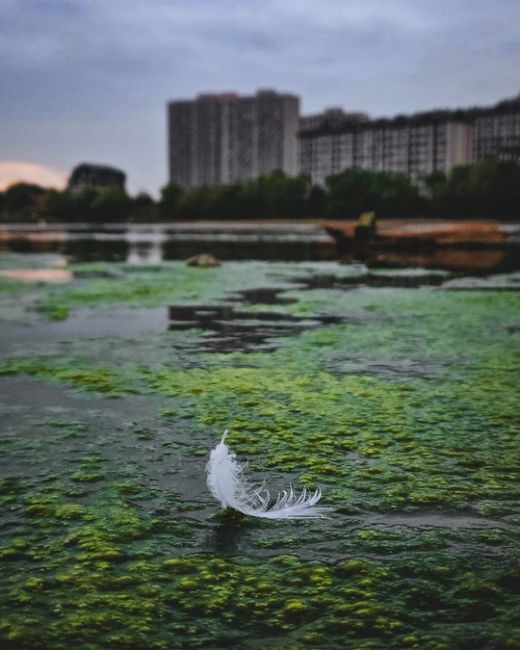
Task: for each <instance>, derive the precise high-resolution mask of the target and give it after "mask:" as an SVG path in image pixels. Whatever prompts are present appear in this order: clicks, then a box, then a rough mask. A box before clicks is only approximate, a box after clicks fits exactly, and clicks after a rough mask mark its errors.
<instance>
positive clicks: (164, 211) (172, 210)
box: [159, 183, 184, 219]
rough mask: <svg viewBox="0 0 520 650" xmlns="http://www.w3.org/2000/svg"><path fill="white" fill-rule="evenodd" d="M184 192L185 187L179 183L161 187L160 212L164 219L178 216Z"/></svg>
mask: <svg viewBox="0 0 520 650" xmlns="http://www.w3.org/2000/svg"><path fill="white" fill-rule="evenodd" d="M183 194H184V189H183V188H182V187H181V186H180V185H179V184H178V183H168V184H167V185H165V186H164V187H163V188H161V198H160V200H159V212H160V215H161V217H162V218H164V219H174V218H175V217H176V216H177V209H178V206H179V202H180V200H181V198H182V196H183Z"/></svg>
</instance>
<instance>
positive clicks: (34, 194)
mask: <svg viewBox="0 0 520 650" xmlns="http://www.w3.org/2000/svg"><path fill="white" fill-rule="evenodd" d="M45 194H46V190H45V189H44V188H43V187H40V186H39V185H34V184H32V183H15V184H14V185H11V186H10V187H8V188H7V189H6V191H5V193H4V210H5V212H8V213H9V214H13V215H16V214H18V215H19V216H24V217H31V216H37V213H38V211H39V208H40V205H41V203H42V201H43V200H44V198H45Z"/></svg>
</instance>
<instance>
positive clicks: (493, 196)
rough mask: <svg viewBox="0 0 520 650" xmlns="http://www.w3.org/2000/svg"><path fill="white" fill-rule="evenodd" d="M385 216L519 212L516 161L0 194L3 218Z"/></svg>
mask: <svg viewBox="0 0 520 650" xmlns="http://www.w3.org/2000/svg"><path fill="white" fill-rule="evenodd" d="M368 211H374V212H375V213H376V215H377V217H378V218H385V217H404V218H406V217H420V216H430V217H448V218H469V219H471V218H482V217H485V218H497V219H515V218H516V219H518V218H520V163H519V162H517V161H514V160H509V161H505V160H498V159H493V158H487V159H483V160H480V161H479V162H477V163H474V164H472V165H464V166H459V167H454V168H453V169H452V170H451V171H450V172H449V173H448V174H443V173H435V174H431V175H429V176H426V177H424V178H422V179H420V180H419V181H418V182H413V181H411V180H410V179H408V178H407V177H406V176H405V175H403V174H397V173H389V172H369V171H365V170H361V169H346V170H344V171H342V172H340V173H339V174H334V175H332V176H329V177H328V178H327V179H326V182H325V186H324V187H319V186H316V185H312V183H311V180H310V178H309V177H308V176H305V175H299V176H287V175H286V174H284V173H283V172H281V171H274V172H272V173H271V174H267V175H265V176H260V177H259V178H255V179H250V180H245V181H239V182H236V183H230V184H228V185H213V186H203V187H197V188H193V189H186V190H185V189H183V188H182V187H181V186H180V185H177V184H175V183H169V184H168V185H165V186H164V187H163V188H162V190H161V197H160V200H159V201H158V202H157V203H156V202H154V200H153V199H152V198H151V197H150V196H149V195H147V194H144V193H141V194H138V195H137V196H136V197H134V198H132V197H129V196H128V195H127V194H126V192H125V191H124V190H123V189H121V188H117V187H107V188H98V189H86V190H83V191H82V192H68V191H64V192H61V191H58V190H45V189H43V188H41V187H39V186H37V185H31V184H29V183H17V184H16V185H13V186H11V187H10V188H8V189H7V190H5V191H4V192H0V213H1V214H2V218H3V219H19V220H23V221H27V220H31V219H38V218H44V219H46V220H48V221H70V222H89V221H90V222H97V223H102V222H110V221H127V220H139V221H157V220H163V221H173V220H186V221H193V220H201V219H208V220H211V219H219V220H237V219H301V218H314V219H330V218H333V219H353V218H357V217H358V216H359V215H360V214H361V213H362V212H368Z"/></svg>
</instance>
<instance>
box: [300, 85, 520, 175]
mask: <svg viewBox="0 0 520 650" xmlns="http://www.w3.org/2000/svg"><path fill="white" fill-rule="evenodd" d="M298 141H299V167H300V171H301V172H302V173H305V174H309V175H310V176H311V178H312V180H313V182H314V183H317V184H323V183H324V181H325V179H326V177H327V176H329V175H330V174H336V173H338V172H340V171H342V170H343V169H347V168H357V169H366V170H369V171H388V172H401V173H403V174H406V175H407V176H408V177H410V178H412V179H417V178H420V177H421V176H426V175H428V174H431V173H434V172H448V171H449V170H450V169H451V168H452V167H454V166H455V165H464V164H468V163H471V162H474V161H475V160H480V159H481V158H483V157H485V156H488V155H494V156H498V157H501V158H504V159H510V158H517V157H518V152H519V150H520V96H519V97H518V98H515V99H512V100H506V101H503V102H500V103H498V104H497V105H496V106H494V107H491V108H473V109H468V110H439V111H430V112H425V113H417V114H414V115H407V116H398V117H395V118H391V119H377V120H371V119H369V118H368V116H367V115H365V114H363V113H344V112H343V111H342V110H341V109H337V108H335V109H329V110H327V111H325V112H324V113H321V114H319V115H312V116H309V117H302V118H301V120H300V129H299V132H298Z"/></svg>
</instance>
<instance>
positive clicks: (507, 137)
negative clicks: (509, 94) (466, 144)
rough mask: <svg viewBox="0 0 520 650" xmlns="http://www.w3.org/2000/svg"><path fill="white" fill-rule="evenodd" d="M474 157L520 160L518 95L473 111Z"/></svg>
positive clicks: (519, 107) (519, 109)
mask: <svg viewBox="0 0 520 650" xmlns="http://www.w3.org/2000/svg"><path fill="white" fill-rule="evenodd" d="M474 148H475V157H476V158H477V160H478V159H480V158H483V157H484V156H498V157H500V158H520V95H518V96H517V97H514V98H513V99H506V100H504V101H501V102H499V103H498V104H496V105H495V106H493V108H488V109H480V110H479V109H477V110H476V111H475V139H474Z"/></svg>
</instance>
